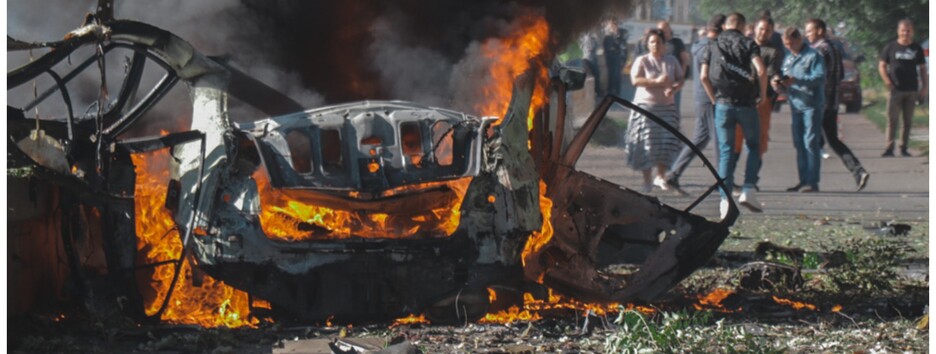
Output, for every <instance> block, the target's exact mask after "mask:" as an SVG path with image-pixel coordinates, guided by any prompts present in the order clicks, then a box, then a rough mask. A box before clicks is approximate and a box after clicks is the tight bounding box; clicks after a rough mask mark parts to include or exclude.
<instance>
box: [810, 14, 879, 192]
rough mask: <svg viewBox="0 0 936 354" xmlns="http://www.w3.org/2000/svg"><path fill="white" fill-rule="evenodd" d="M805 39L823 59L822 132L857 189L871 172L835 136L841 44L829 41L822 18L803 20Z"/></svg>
mask: <svg viewBox="0 0 936 354" xmlns="http://www.w3.org/2000/svg"><path fill="white" fill-rule="evenodd" d="M806 39H808V40H809V43H810V46H812V48H813V49H815V50H816V51H818V52H819V54H821V55H822V58H823V61H824V62H825V108H824V110H823V113H822V131H823V132H824V133H825V139H826V141H827V142H828V143H829V146H831V147H832V150H833V151H835V153H836V154H837V155H839V158H841V159H842V162H843V163H845V167H846V168H848V171H850V172H851V173H852V175H853V176H855V184H856V185H857V186H858V188H857V189H858V190H859V191H860V190H862V189H864V187H865V186H866V185H867V184H868V178H869V177H870V176H871V175H870V174H868V172H867V171H865V169H864V167H862V166H861V162H859V161H858V158H857V157H855V154H853V153H852V151H851V149H849V148H848V146H846V145H845V143H843V142H842V141H841V140H839V138H838V106H839V86H840V84H841V82H842V78H843V77H844V76H845V74H844V69H843V68H842V50H841V47H840V46H839V45H837V44H835V43H832V42H831V40H830V39H829V38H828V32H827V31H826V24H825V22H824V21H822V20H820V19H817V18H814V19H810V20H809V21H807V22H806Z"/></svg>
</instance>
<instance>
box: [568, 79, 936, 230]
mask: <svg viewBox="0 0 936 354" xmlns="http://www.w3.org/2000/svg"><path fill="white" fill-rule="evenodd" d="M687 87H688V89H687V90H686V92H684V94H683V98H682V107H681V111H682V123H681V131H682V132H683V134H685V135H686V136H689V137H691V136H692V132H693V129H694V126H693V124H694V120H695V118H694V117H693V115H694V114H695V112H694V111H693V109H694V107H692V102H693V101H692V100H693V98H692V89H691V86H690V85H687ZM841 111H842V112H844V109H842V110H841ZM839 122H840V124H839V126H840V131H841V134H842V136H843V141H844V142H845V144H846V145H848V147H849V148H851V150H852V151H853V152H854V153H855V155H856V156H857V157H858V159H859V160H860V161H861V163H862V165H864V167H865V169H866V170H867V171H868V172H870V173H871V178H870V180H869V182H868V185H867V187H866V188H865V189H864V190H863V191H861V192H855V182H854V178H853V177H852V175H851V173H850V172H848V170H847V169H846V168H845V166H844V164H843V163H842V161H841V159H839V158H838V156H836V155H835V154H834V153H833V152H832V151H831V149H827V151H828V152H829V153H831V154H832V156H831V157H830V158H829V159H825V160H822V175H821V181H820V190H821V192H819V193H794V192H787V191H786V188H788V187H791V186H793V185H795V184H796V182H797V171H796V162H795V149H794V148H793V143H792V137H791V134H790V126H791V116H790V111H789V107H788V105H784V106H783V109H782V111H781V112H779V113H778V112H774V114H773V118H772V120H771V128H770V144H769V149H768V151H767V153H766V154H765V156H764V163H763V167H762V169H761V173H760V182H759V186H760V188H761V192H760V193H759V194H758V199H759V200H760V202H761V203H762V204H763V208H764V213H761V214H756V213H751V212H748V211H747V210H746V209H744V208H743V207H742V215H741V218H752V217H754V218H762V217H776V216H792V217H806V218H810V219H813V218H815V219H818V218H823V217H829V218H833V219H846V218H847V219H851V220H855V221H866V222H871V221H876V220H881V221H884V220H904V221H910V220H917V221H920V220H924V221H926V220H929V158H928V157H891V158H882V157H880V154H881V152H882V151H883V149H882V147H883V145H884V133H883V132H881V131H880V130H879V129H878V128H877V127H876V126H875V125H874V124H873V123H872V122H871V121H869V120H868V119H867V118H865V116H864V114H863V113H857V114H845V113H842V114H840V115H839ZM920 133H922V131H916V130H914V134H913V135H919V134H920ZM622 134H623V132H622ZM705 153H706V155H707V156H710V157H711V156H712V155H713V154H714V149H713V147H712V145H711V144H710V145H709V146H708V147H707V148H706V149H705ZM911 153H913V154H914V155H915V156H919V151H911ZM744 159H745V156H744V155H742V157H741V161H740V162H739V164H738V167H737V169H736V172H735V173H736V174H735V179H736V181H739V182H740V181H742V180H743V175H744ZM576 167H577V168H578V169H580V170H582V171H585V172H588V173H591V174H594V175H596V176H598V177H601V178H604V179H607V180H609V181H612V182H615V183H619V184H621V185H624V186H626V187H628V188H631V189H635V190H639V187H640V184H641V183H642V182H640V173H639V172H636V171H631V170H630V169H628V168H627V167H626V166H625V165H624V161H623V150H621V149H620V148H589V149H587V150H586V153H585V154H583V157H582V160H581V161H580V162H579V164H578V166H576ZM708 176H709V175H708V173H707V171H706V170H704V169H703V167H702V163H701V162H699V161H698V159H696V160H694V161H693V163H692V165H691V166H690V167H689V168H688V169H687V170H686V173H685V174H684V175H683V177H682V179H681V181H680V182H681V184H682V186H683V189H684V190H686V191H687V192H689V193H690V194H692V195H694V196H697V195H700V194H701V193H702V192H703V191H704V190H705V189H706V188H707V187H708V186H709V185H711V183H712V179H711V177H708ZM650 194H651V195H654V196H658V197H659V198H660V200H661V201H662V202H664V203H666V204H669V205H671V206H674V207H677V208H684V207H686V206H688V205H689V204H690V203H691V202H692V200H694V199H695V197H676V196H673V195H671V194H670V193H668V192H662V191H660V190H654V192H651V193H650ZM694 212H696V213H699V214H701V215H703V216H706V217H713V218H714V217H716V216H717V215H718V196H717V194H716V195H712V196H710V197H709V198H707V199H706V201H704V202H703V203H702V204H700V205H699V206H698V207H696V209H695V210H694Z"/></svg>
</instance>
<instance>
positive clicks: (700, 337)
mask: <svg viewBox="0 0 936 354" xmlns="http://www.w3.org/2000/svg"><path fill="white" fill-rule="evenodd" d="M711 321H712V313H711V312H708V311H705V312H692V313H688V312H686V311H685V310H683V311H679V312H663V313H661V314H658V315H655V316H653V317H647V316H645V315H643V314H642V313H640V312H637V311H633V310H623V311H621V313H620V314H619V315H618V318H617V320H616V321H615V324H617V325H618V331H617V333H615V334H613V335H610V336H608V338H607V339H606V340H605V351H606V352H609V353H635V354H636V353H774V352H780V350H778V349H774V348H770V347H767V346H766V345H765V344H764V343H762V342H761V341H759V340H757V338H755V337H754V336H753V335H751V334H749V333H747V332H746V331H745V330H744V328H743V327H741V326H729V325H726V324H725V322H724V319H721V320H718V321H716V322H715V326H711V325H710V324H711Z"/></svg>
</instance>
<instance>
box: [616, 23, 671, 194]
mask: <svg viewBox="0 0 936 354" xmlns="http://www.w3.org/2000/svg"><path fill="white" fill-rule="evenodd" d="M644 40H645V41H646V45H647V48H648V49H649V53H647V54H644V55H642V56H640V57H637V58H636V59H634V63H633V65H632V66H631V82H632V83H633V85H634V86H636V87H637V91H636V93H635V94H634V103H635V104H637V105H638V106H640V107H641V108H643V109H645V110H647V111H649V112H650V113H653V114H654V115H656V116H657V117H660V118H661V119H663V121H665V122H666V123H667V124H669V125H672V126H673V127H676V128H677V129H678V128H679V113H678V111H677V110H676V101H675V99H674V95H675V93H676V91H679V89H680V88H682V85H683V72H682V70H681V68H682V67H681V66H680V65H679V61H678V60H677V59H676V57H674V56H672V55H665V54H664V53H666V41H665V40H664V39H663V31H661V30H658V29H652V30H650V31H649V32H648V33H647V36H646V37H645V38H644ZM626 141H627V142H626V144H625V146H624V154H625V156H626V159H627V166H628V167H630V168H632V169H635V170H640V171H642V172H643V179H644V185H643V190H642V191H643V192H644V193H647V192H650V191H651V190H652V189H653V186H654V185H656V186H657V187H659V188H660V189H663V190H671V189H672V188H671V187H670V186H669V185H667V184H666V178H665V173H666V170H667V167H668V166H669V165H670V164H671V163H672V162H673V159H674V158H675V157H676V155H677V154H678V153H679V148H680V146H679V140H677V138H676V136H675V135H673V134H672V133H670V132H669V131H667V130H666V129H665V128H663V126H661V125H659V124H657V123H656V122H653V121H651V120H650V119H649V118H647V117H645V116H644V115H642V114H640V113H638V112H636V111H633V112H631V115H630V120H629V121H628V124H627V137H626ZM653 167H656V178H655V179H651V178H652V177H653V176H652V171H651V170H652V169H653Z"/></svg>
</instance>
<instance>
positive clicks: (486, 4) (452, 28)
mask: <svg viewBox="0 0 936 354" xmlns="http://www.w3.org/2000/svg"><path fill="white" fill-rule="evenodd" d="M631 1H632V0H622V1H612V0H598V1H588V2H581V1H575V0H553V1H549V0H516V1H502V0H478V1H463V0H399V1H389V0H355V1H287V0H200V1H184V0H162V1H158V2H139V1H119V0H118V1H117V2H116V4H115V12H114V13H115V17H117V18H125V19H133V20H138V21H142V22H147V23H150V24H153V25H155V26H157V27H160V28H163V29H166V30H169V31H171V32H173V33H175V34H176V35H178V36H180V37H182V38H184V39H186V40H188V41H189V42H191V43H192V44H193V45H194V46H195V47H196V48H198V49H199V50H201V51H202V52H204V53H206V54H209V55H228V56H230V57H231V58H232V62H233V63H235V64H236V66H238V67H240V68H242V69H243V70H244V71H246V72H247V73H248V74H251V75H253V76H255V77H257V78H258V79H259V80H261V81H263V82H265V83H267V84H269V85H270V86H272V87H274V88H277V89H280V90H281V91H283V92H285V93H287V94H288V95H290V96H291V97H293V98H294V99H296V100H298V101H300V102H301V103H303V104H304V105H307V106H309V107H310V108H311V107H315V106H317V105H322V104H332V103H340V102H347V101H353V100H362V99H401V100H410V101H415V102H417V103H422V104H428V105H435V106H442V107H450V108H456V109H462V110H465V111H467V112H469V113H477V112H471V111H470V109H471V107H472V106H473V102H471V101H472V100H473V98H472V97H471V96H472V93H473V92H477V91H478V90H479V89H480V88H481V87H482V86H483V85H485V83H486V81H485V77H484V76H485V72H486V68H487V67H488V66H489V65H490V63H489V62H488V60H489V59H485V58H484V57H483V56H481V55H480V51H479V48H480V46H481V45H482V44H483V43H484V42H485V41H488V40H491V39H495V38H498V37H501V36H504V35H506V34H507V33H510V31H511V30H513V29H515V28H516V27H517V26H518V23H517V21H518V20H519V19H520V18H522V17H523V16H524V15H527V14H530V13H537V14H542V15H543V16H545V18H546V20H547V22H548V23H549V26H550V31H551V41H550V43H549V44H548V45H549V48H548V50H549V51H550V53H555V51H556V50H557V49H558V48H563V47H564V46H565V45H566V44H567V43H568V41H569V40H573V39H574V38H576V37H577V36H578V34H579V33H580V32H582V31H583V30H586V29H588V28H590V27H591V26H593V25H594V24H595V23H597V22H598V21H600V20H601V19H602V18H603V17H604V16H608V14H617V15H618V16H619V17H623V16H626V15H627V14H628V12H629V9H630V7H631ZM95 4H96V1H94V0H85V1H78V0H42V1H28V2H26V1H19V2H11V3H10V4H8V15H7V16H8V17H7V19H8V23H7V31H8V33H9V34H10V35H11V36H12V37H14V38H17V39H21V40H27V41H44V40H54V39H58V38H61V37H62V36H63V35H64V34H65V33H67V32H68V31H70V30H72V29H74V28H75V27H77V26H78V25H79V24H80V22H81V21H82V19H83V15H84V14H85V13H87V12H91V11H92V10H93V9H94V6H95ZM9 58H10V56H9V55H8V59H9ZM9 65H10V64H8V66H9Z"/></svg>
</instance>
